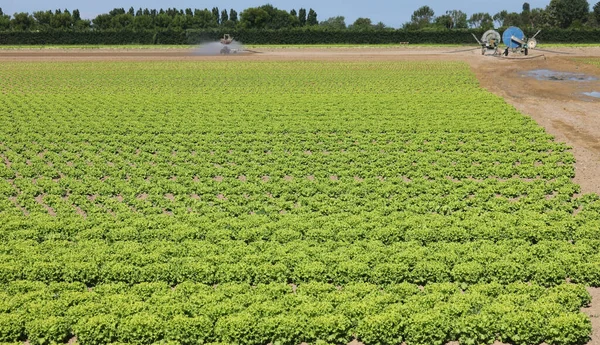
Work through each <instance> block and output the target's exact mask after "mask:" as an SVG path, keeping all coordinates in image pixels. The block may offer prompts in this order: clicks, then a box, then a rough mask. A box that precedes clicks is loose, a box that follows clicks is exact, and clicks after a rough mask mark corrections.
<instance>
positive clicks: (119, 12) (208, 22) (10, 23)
mask: <svg viewBox="0 0 600 345" xmlns="http://www.w3.org/2000/svg"><path fill="white" fill-rule="evenodd" d="M317 25H319V22H318V20H317V13H316V12H315V10H313V9H312V8H311V9H309V10H308V11H307V10H306V9H305V8H300V9H299V10H298V11H296V10H292V11H290V12H287V11H285V10H280V9H278V8H276V7H274V6H272V5H264V6H260V7H252V8H248V9H246V10H244V11H242V12H241V13H240V14H239V15H238V12H237V11H236V10H234V9H230V10H227V9H223V10H219V8H218V7H213V8H212V9H211V10H209V9H206V8H205V9H193V10H192V9H191V8H186V9H176V8H168V9H166V10H165V9H159V10H157V9H148V8H145V9H142V8H139V9H137V10H136V9H134V8H133V7H131V8H129V10H127V11H126V10H125V9H124V8H115V9H113V10H111V11H110V12H108V13H103V14H100V15H98V16H96V17H95V18H93V19H91V20H90V19H83V18H81V15H80V12H79V10H77V9H76V10H73V11H72V12H71V11H69V10H68V9H65V10H60V9H57V10H55V11H51V10H48V11H36V12H33V13H31V14H30V13H27V12H21V13H15V14H14V15H12V16H10V15H6V14H4V13H3V12H2V9H1V8H0V31H49V30H75V31H87V30H133V31H145V30H160V29H164V30H175V31H178V30H188V29H208V28H231V29H234V28H239V29H274V30H276V29H284V28H292V27H303V26H317Z"/></svg>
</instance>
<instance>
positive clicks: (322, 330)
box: [0, 281, 591, 345]
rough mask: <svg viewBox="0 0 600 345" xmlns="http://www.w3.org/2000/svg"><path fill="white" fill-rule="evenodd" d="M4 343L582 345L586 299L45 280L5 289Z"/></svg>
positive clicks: (552, 291) (509, 291)
mask: <svg viewBox="0 0 600 345" xmlns="http://www.w3.org/2000/svg"><path fill="white" fill-rule="evenodd" d="M0 296H2V298H1V299H0V341H6V342H15V341H23V340H25V339H28V340H29V342H30V343H31V344H40V345H45V344H51V343H60V342H65V341H67V340H68V339H70V338H72V337H73V336H76V337H77V341H78V342H79V343H80V344H82V345H88V344H90V345H100V344H108V343H111V342H124V343H134V344H152V343H157V342H163V343H164V342H169V343H173V344H177V343H179V344H202V343H209V342H223V343H235V344H244V345H259V344H266V343H273V344H286V345H287V344H289V345H292V344H298V343H299V342H308V343H328V344H331V343H337V344H340V343H342V344H345V343H348V342H350V341H351V340H352V339H354V338H356V339H358V340H359V341H362V342H363V343H365V344H378V345H397V344H400V343H401V342H403V341H405V342H406V343H407V344H409V345H413V344H414V345H417V344H419V345H420V344H423V345H425V344H440V345H441V344H444V343H446V342H449V341H460V342H461V343H463V344H491V343H493V342H494V341H495V340H499V341H503V342H509V343H514V344H539V343H542V342H546V343H548V344H564V345H567V344H584V343H585V342H586V341H587V340H588V335H589V333H590V331H591V323H590V320H589V319H588V318H587V317H586V316H585V315H584V314H583V313H581V312H580V311H579V309H580V308H582V307H585V306H587V305H588V304H589V303H590V295H589V293H588V292H587V291H586V289H585V288H584V287H583V286H581V285H576V284H561V285H558V286H555V287H552V288H544V287H541V286H539V285H536V284H525V283H514V284H507V285H501V284H498V283H491V284H474V285H471V286H469V288H468V290H461V289H460V288H459V286H458V285H457V284H452V283H443V284H430V285H427V286H425V287H424V288H419V287H418V286H417V285H412V284H407V283H402V284H393V285H389V286H386V287H380V286H377V285H372V284H366V283H350V284H347V285H344V286H336V285H334V284H326V283H319V282H311V283H305V284H300V285H298V286H295V285H289V284H277V283H272V284H259V285H256V286H251V285H249V284H220V285H217V286H210V285H204V284H196V283H190V282H185V283H182V284H179V285H177V286H174V287H171V286H169V285H168V284H166V283H144V284H137V285H133V286H128V285H126V284H103V285H98V286H96V287H95V288H93V289H88V288H87V287H86V286H85V285H84V284H81V283H71V284H66V283H58V284H57V283H52V284H48V285H46V284H43V283H40V282H32V281H14V282H10V283H8V284H3V285H2V286H1V287H0Z"/></svg>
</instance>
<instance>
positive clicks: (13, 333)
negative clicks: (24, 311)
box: [0, 314, 24, 342]
mask: <svg viewBox="0 0 600 345" xmlns="http://www.w3.org/2000/svg"><path fill="white" fill-rule="evenodd" d="M23 330H24V329H23V322H22V321H21V319H20V318H19V317H16V316H15V315H11V314H0V341H2V342H16V341H19V340H21V339H22V337H23Z"/></svg>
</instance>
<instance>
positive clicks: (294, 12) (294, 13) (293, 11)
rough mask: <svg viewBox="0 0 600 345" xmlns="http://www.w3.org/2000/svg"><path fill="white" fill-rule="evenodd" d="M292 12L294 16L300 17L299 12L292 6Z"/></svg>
mask: <svg viewBox="0 0 600 345" xmlns="http://www.w3.org/2000/svg"><path fill="white" fill-rule="evenodd" d="M290 14H291V15H292V16H294V17H298V12H296V10H295V9H293V8H292V10H291V11H290Z"/></svg>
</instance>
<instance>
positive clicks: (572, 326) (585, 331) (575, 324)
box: [545, 314, 592, 345]
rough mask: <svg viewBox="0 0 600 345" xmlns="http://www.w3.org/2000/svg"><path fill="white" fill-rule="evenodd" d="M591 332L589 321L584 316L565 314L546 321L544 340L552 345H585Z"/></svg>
mask: <svg viewBox="0 0 600 345" xmlns="http://www.w3.org/2000/svg"><path fill="white" fill-rule="evenodd" d="M591 331H592V324H591V321H590V319H589V318H588V317H586V316H585V315H584V314H565V315H561V316H558V317H554V318H551V319H550V320H548V322H547V324H546V334H547V335H546V339H545V340H546V342H548V343H549V344H553V345H554V344H556V345H576V344H585V343H587V342H588V341H589V339H590V333H591Z"/></svg>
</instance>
